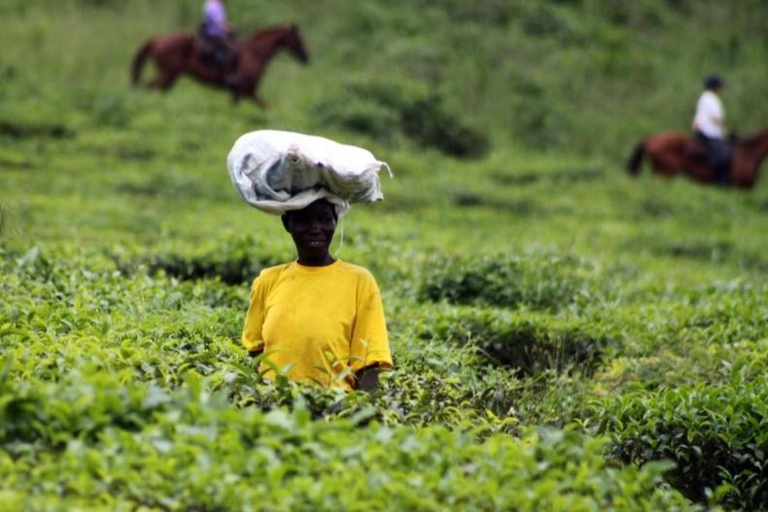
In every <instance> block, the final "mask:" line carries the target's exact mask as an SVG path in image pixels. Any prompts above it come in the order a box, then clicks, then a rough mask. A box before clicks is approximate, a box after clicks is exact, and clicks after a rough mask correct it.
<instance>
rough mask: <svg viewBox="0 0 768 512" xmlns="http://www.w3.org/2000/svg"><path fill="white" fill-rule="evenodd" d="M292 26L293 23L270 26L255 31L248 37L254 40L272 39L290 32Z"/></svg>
mask: <svg viewBox="0 0 768 512" xmlns="http://www.w3.org/2000/svg"><path fill="white" fill-rule="evenodd" d="M292 28H293V25H279V26H276V27H269V28H265V29H263V30H260V31H258V32H256V33H254V34H253V35H252V36H251V37H249V38H248V39H249V40H250V41H253V42H256V41H263V40H265V39H271V38H273V37H276V36H280V35H283V34H284V33H286V32H289V31H290V30H291V29H292Z"/></svg>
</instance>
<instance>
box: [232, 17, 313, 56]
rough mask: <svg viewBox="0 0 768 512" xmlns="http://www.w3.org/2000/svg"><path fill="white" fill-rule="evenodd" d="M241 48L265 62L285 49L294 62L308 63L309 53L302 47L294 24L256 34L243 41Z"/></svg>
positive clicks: (299, 35) (297, 28) (302, 44)
mask: <svg viewBox="0 0 768 512" xmlns="http://www.w3.org/2000/svg"><path fill="white" fill-rule="evenodd" d="M241 46H242V48H244V49H245V50H246V51H248V52H250V53H252V54H254V55H260V56H261V57H262V58H264V59H267V60H268V59H271V58H272V56H273V55H274V54H275V52H277V51H279V50H282V49H285V50H288V51H289V52H290V53H291V55H293V56H294V57H295V58H296V60H298V61H300V62H302V63H307V62H309V53H308V52H307V49H306V48H305V47H304V41H302V39H301V34H300V33H299V27H297V26H296V25H294V24H291V25H281V26H278V27H272V28H268V29H266V30H262V31H261V32H257V33H256V34H254V35H253V36H251V37H250V38H249V39H247V40H245V41H243V43H242V44H241Z"/></svg>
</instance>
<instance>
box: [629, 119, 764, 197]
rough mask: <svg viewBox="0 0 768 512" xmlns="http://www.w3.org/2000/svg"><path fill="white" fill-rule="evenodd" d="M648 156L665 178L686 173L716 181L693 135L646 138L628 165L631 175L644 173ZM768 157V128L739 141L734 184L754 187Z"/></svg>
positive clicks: (733, 164) (731, 174)
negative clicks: (644, 165) (641, 169)
mask: <svg viewBox="0 0 768 512" xmlns="http://www.w3.org/2000/svg"><path fill="white" fill-rule="evenodd" d="M644 155H647V156H648V158H649V159H650V161H651V165H652V166H653V170H654V171H655V172H656V173H659V174H661V175H663V176H666V177H669V176H673V175H675V174H677V173H678V172H680V171H682V172H685V173H687V174H689V175H690V176H691V177H693V178H694V179H697V180H699V181H702V182H704V183H714V182H715V173H714V171H713V170H712V168H711V167H710V165H709V162H708V161H707V158H706V155H705V154H704V153H703V148H699V147H697V144H696V143H695V142H694V141H693V139H692V138H691V136H690V135H687V134H685V133H679V132H667V133H661V134H658V135H651V136H650V137H647V138H645V139H643V140H642V141H641V142H640V143H639V144H638V145H637V146H636V147H635V150H634V152H633V153H632V156H631V157H630V159H629V162H628V163H627V169H628V170H629V172H630V173H632V174H638V173H639V172H640V166H641V164H642V160H643V156H644ZM766 155H768V128H766V129H764V130H762V131H761V132H758V133H756V134H754V135H752V136H751V137H747V138H746V139H742V140H740V141H738V142H736V143H735V144H734V146H733V157H732V159H731V167H730V171H729V175H728V177H729V182H730V184H731V185H733V186H736V187H740V188H752V187H753V186H754V185H755V181H756V180H757V175H758V172H759V170H760V164H761V163H762V161H763V160H764V159H765V157H766Z"/></svg>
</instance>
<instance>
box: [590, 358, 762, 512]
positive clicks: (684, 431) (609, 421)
mask: <svg viewBox="0 0 768 512" xmlns="http://www.w3.org/2000/svg"><path fill="white" fill-rule="evenodd" d="M598 415H599V416H600V417H601V418H602V419H601V420H600V426H599V430H600V431H602V432H607V433H610V437H611V439H612V440H613V449H612V450H613V452H614V453H615V454H616V455H618V456H619V457H621V458H622V459H623V460H625V461H627V462H633V463H638V464H644V463H646V462H648V461H652V460H660V459H665V460H672V461H674V462H675V463H676V467H675V469H673V470H672V471H671V472H670V473H669V474H668V479H669V481H670V482H671V483H672V485H673V486H674V487H675V488H677V489H679V490H680V491H681V492H683V493H684V494H685V495H686V496H688V497H689V498H691V499H693V500H696V501H699V502H702V503H704V502H706V501H707V500H708V499H710V498H712V497H715V498H716V499H715V501H721V502H722V503H725V504H728V505H730V506H732V507H738V508H743V509H744V510H757V509H762V508H763V507H765V505H766V503H768V471H767V470H768V459H766V453H768V379H766V376H765V374H761V375H758V376H756V377H755V378H754V379H753V380H745V379H744V378H743V376H742V375H741V373H740V372H734V375H733V378H732V380H731V381H730V382H727V383H722V384H718V385H704V384H698V385H691V386H682V387H679V388H671V389H660V390H657V391H654V392H646V391H636V392H632V393H626V394H624V395H623V396H621V397H617V398H614V399H611V400H608V401H607V402H606V403H605V406H604V408H603V409H601V410H600V411H598Z"/></svg>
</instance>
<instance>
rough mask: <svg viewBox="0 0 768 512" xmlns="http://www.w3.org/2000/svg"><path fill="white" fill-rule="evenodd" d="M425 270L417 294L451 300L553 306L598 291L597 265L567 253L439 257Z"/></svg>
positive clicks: (579, 300) (577, 301)
mask: <svg viewBox="0 0 768 512" xmlns="http://www.w3.org/2000/svg"><path fill="white" fill-rule="evenodd" d="M424 274H425V275H424V279H423V281H422V284H421V289H420V297H421V298H422V299H424V300H431V301H443V300H444V301H447V302H449V303H452V304H479V305H488V306H496V307H502V308H515V307H526V306H527V307H529V308H532V309H541V310H552V311H556V310H559V309H564V308H567V307H569V306H571V305H579V304H580V303H583V302H585V301H588V300H590V299H591V298H592V296H593V295H595V294H597V293H598V292H599V291H600V290H599V287H598V286H597V285H596V283H595V277H596V271H595V270H594V269H592V268H590V267H589V266H588V265H587V264H586V263H585V262H582V261H579V260H578V259H577V258H573V257H569V256H565V257H561V256H554V255H551V256H548V255H542V256H514V255H503V256H497V257H470V258H443V259H439V258H438V259H435V260H434V261H432V262H430V264H429V266H428V267H427V268H426V269H425V271H424Z"/></svg>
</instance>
